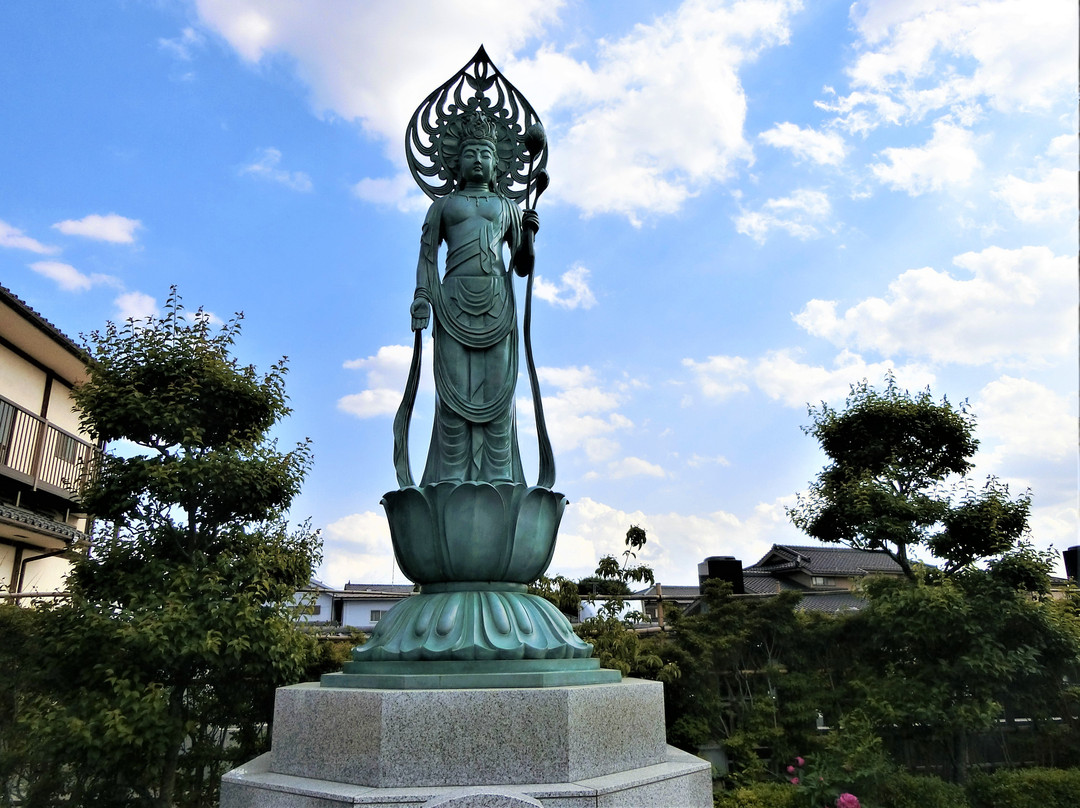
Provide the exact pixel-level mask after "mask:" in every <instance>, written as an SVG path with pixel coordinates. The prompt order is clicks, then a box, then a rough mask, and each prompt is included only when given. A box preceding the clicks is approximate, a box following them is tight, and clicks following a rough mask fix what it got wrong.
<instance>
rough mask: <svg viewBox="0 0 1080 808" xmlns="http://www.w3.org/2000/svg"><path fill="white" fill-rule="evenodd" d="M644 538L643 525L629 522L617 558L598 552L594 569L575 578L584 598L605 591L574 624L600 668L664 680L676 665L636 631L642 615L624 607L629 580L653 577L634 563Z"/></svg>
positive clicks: (647, 568) (670, 676)
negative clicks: (592, 609) (588, 614)
mask: <svg viewBox="0 0 1080 808" xmlns="http://www.w3.org/2000/svg"><path fill="white" fill-rule="evenodd" d="M646 541H647V537H646V534H645V530H644V529H642V528H640V527H638V526H637V525H631V526H630V529H629V530H627V531H626V539H625V544H626V550H624V551H623V555H622V560H621V561H620V560H619V559H617V558H615V556H610V555H609V556H604V557H603V558H601V559H600V562H599V564H598V565H597V567H596V573H595V574H594V575H592V576H590V577H588V578H584V579H582V581H580V582H579V583H578V590H579V591H580V592H582V594H583V595H584V596H585V599H586V600H588V601H589V602H590V603H595V602H596V601H595V598H596V596H597V595H600V594H604V595H607V600H605V601H604V603H603V604H601V605H600V607H599V608H598V609H597V614H596V616H595V617H590V618H589V619H587V620H584V621H582V622H581V624H580V625H579V626H577V628H576V629H575V630H576V631H577V634H578V636H580V637H581V638H582V639H583V640H585V641H586V642H590V643H592V646H593V653H594V654H595V655H596V658H597V659H599V660H600V664H601V665H603V666H604V667H605V668H612V669H614V670H618V671H621V672H622V674H623V676H636V677H639V678H643V679H659V680H660V681H663V682H670V681H673V680H675V679H677V678H678V676H679V669H678V666H676V665H674V664H670V663H666V662H665V661H664V660H663V659H662V658H661V656H660V653H659V650H660V643H659V641H657V640H655V639H651V638H647V637H642V636H641V635H640V634H639V633H638V632H637V630H636V628H635V624H636V623H638V622H640V621H641V620H642V619H643V618H644V615H642V613H641V612H639V611H636V610H634V611H626V610H625V608H624V607H625V606H626V596H628V595H630V594H631V590H630V584H629V582H630V581H634V582H637V583H641V582H647V583H650V584H651V583H653V580H654V578H653V571H652V567H650V566H648V565H647V564H638V563H636V561H637V554H638V552H639V551H640V550H641V548H642V547H644V546H645V542H646Z"/></svg>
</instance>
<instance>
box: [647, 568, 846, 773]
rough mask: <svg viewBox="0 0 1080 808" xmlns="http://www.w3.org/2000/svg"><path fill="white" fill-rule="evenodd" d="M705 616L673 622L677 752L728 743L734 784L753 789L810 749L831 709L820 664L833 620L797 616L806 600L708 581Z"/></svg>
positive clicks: (672, 730) (672, 731)
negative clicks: (738, 591) (736, 590)
mask: <svg viewBox="0 0 1080 808" xmlns="http://www.w3.org/2000/svg"><path fill="white" fill-rule="evenodd" d="M702 598H703V607H702V608H701V610H700V611H699V612H698V613H696V614H692V615H683V616H681V617H679V618H678V619H677V620H675V621H673V626H672V631H671V632H670V635H671V636H670V639H669V642H668V645H667V647H666V648H665V650H664V657H665V658H667V659H669V660H670V661H672V662H675V663H676V664H677V665H678V667H679V670H680V671H681V674H682V675H681V676H680V677H679V679H678V681H676V682H673V683H671V684H670V685H669V686H668V687H665V688H664V691H665V697H666V713H667V721H668V739H669V740H670V742H671V743H673V744H675V745H677V746H680V747H682V748H684V749H687V750H690V751H694V752H696V751H697V750H698V749H699V748H700V747H702V746H704V745H707V744H715V743H721V744H723V746H724V748H725V750H726V752H727V756H728V759H729V763H730V766H731V773H730V777H731V779H732V780H733V781H734V782H736V783H743V784H745V783H748V782H752V781H753V780H755V779H757V778H761V777H764V776H767V773H768V771H769V770H770V766H771V767H772V769H773V770H774V771H775V770H776V769H777V767H778V766H780V765H782V764H786V763H787V762H788V760H789V759H794V758H795V757H796V756H797V755H807V754H809V753H810V752H811V751H812V749H813V742H814V737H813V736H814V734H815V729H814V728H815V722H816V718H817V714H818V712H819V711H821V710H828V709H831V705H830V704H827V703H825V701H826V699H827V694H826V692H825V691H826V689H827V688H826V683H825V679H824V677H823V674H822V662H821V657H822V655H823V654H824V652H825V649H827V648H829V647H830V646H831V645H832V643H831V642H830V639H831V637H832V632H833V629H834V625H833V621H832V620H830V619H829V618H827V617H823V616H820V615H807V614H803V613H801V612H799V611H798V610H797V607H798V604H799V600H800V596H799V594H798V593H796V592H781V593H779V594H777V595H776V596H770V597H766V598H761V597H746V596H734V595H732V594H731V585H730V584H729V583H727V582H723V581H707V582H706V583H705V586H704V588H703V590H702Z"/></svg>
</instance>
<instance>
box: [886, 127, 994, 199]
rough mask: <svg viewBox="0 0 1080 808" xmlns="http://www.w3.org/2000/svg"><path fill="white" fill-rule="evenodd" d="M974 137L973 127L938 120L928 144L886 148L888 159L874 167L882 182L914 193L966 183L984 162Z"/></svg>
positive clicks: (911, 193)
mask: <svg viewBox="0 0 1080 808" xmlns="http://www.w3.org/2000/svg"><path fill="white" fill-rule="evenodd" d="M973 140H974V138H973V137H972V134H971V132H970V131H969V130H967V129H963V128H961V127H959V126H954V125H953V124H952V123H950V122H948V121H938V122H936V123H935V124H934V136H933V137H932V138H931V139H930V140H929V141H928V142H927V143H926V145H924V146H912V147H910V148H889V149H883V150H882V152H881V156H882V157H883V158H884V159H885V160H887V161H888V162H885V163H874V164H873V165H871V166H870V170H871V171H872V172H873V173H874V176H875V177H877V178H878V180H880V181H881V182H883V183H885V184H886V185H889V186H890V187H892V188H893V189H894V190H899V191H906V192H907V193H908V194H910V195H911V196H919V195H920V194H923V193H926V192H927V191H941V190H943V189H945V188H947V187H949V186H954V185H964V184H966V183H967V182H969V181H970V180H971V177H972V175H973V174H974V173H975V170H976V169H977V168H978V167H979V165H980V163H979V157H978V155H977V154H976V153H975V149H974V147H973V146H972V143H973Z"/></svg>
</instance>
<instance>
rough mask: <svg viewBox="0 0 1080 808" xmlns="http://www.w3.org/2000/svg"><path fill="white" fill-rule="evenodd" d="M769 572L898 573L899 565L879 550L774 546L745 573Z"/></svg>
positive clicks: (816, 573)
mask: <svg viewBox="0 0 1080 808" xmlns="http://www.w3.org/2000/svg"><path fill="white" fill-rule="evenodd" d="M755 569H756V570H763V571H768V572H770V573H777V572H783V571H786V570H795V569H801V570H804V571H805V572H807V573H809V574H811V575H866V574H869V573H892V574H897V575H898V574H900V572H901V569H900V565H899V564H897V563H896V562H895V561H893V560H892V559H891V558H890V557H889V555H888V554H887V553H884V552H882V551H880V550H855V549H852V548H851V547H821V546H804V545H794V544H774V545H773V546H772V549H771V550H769V552H767V553H766V554H765V555H764V556H763V557H762V559H761V560H760V561H758V562H757V563H756V564H753V565H751V566H749V567H747V568H746V570H755Z"/></svg>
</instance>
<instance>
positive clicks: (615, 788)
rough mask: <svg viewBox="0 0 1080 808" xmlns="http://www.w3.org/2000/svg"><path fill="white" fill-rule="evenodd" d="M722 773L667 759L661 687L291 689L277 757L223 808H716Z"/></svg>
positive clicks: (231, 786) (281, 701)
mask: <svg viewBox="0 0 1080 808" xmlns="http://www.w3.org/2000/svg"><path fill="white" fill-rule="evenodd" d="M710 772H711V767H710V765H709V763H708V762H707V761H704V760H702V759H700V758H698V757H695V756H693V755H689V754H687V753H685V752H681V751H679V750H678V749H675V748H674V747H671V746H668V745H667V742H666V739H665V736H664V691H663V685H661V684H660V683H659V682H647V681H642V680H638V679H623V680H622V681H619V682H613V683H609V684H592V685H575V686H563V687H534V688H521V687H516V688H471V689H462V690H447V689H444V690H385V689H365V688H355V687H348V688H335V687H320V686H319V684H318V683H317V682H313V683H309V684H303V685H294V686H292V687H284V688H280V689H279V690H278V692H277V698H276V702H275V709H274V731H273V739H272V743H271V751H270V752H269V753H268V754H266V755H263V756H262V757H260V758H257V759H256V760H254V761H251V762H250V763H248V764H246V765H245V766H242V767H240V768H238V769H234V770H233V771H232V772H229V773H228V774H227V775H225V777H224V778H223V779H222V785H221V808H339V806H345V805H380V806H383V808H392V807H393V806H399V805H400V806H406V805H409V806H425V808H436V806H438V807H439V808H467V807H468V806H478V807H479V806H483V808H530V807H531V808H536V806H552V807H554V806H558V808H578V806H581V807H582V808H584V806H588V807H589V808H598V806H612V808H614V807H615V806H639V805H640V806H649V808H662V806H671V807H672V808H708V806H711V805H712V780H711V777H710Z"/></svg>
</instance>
